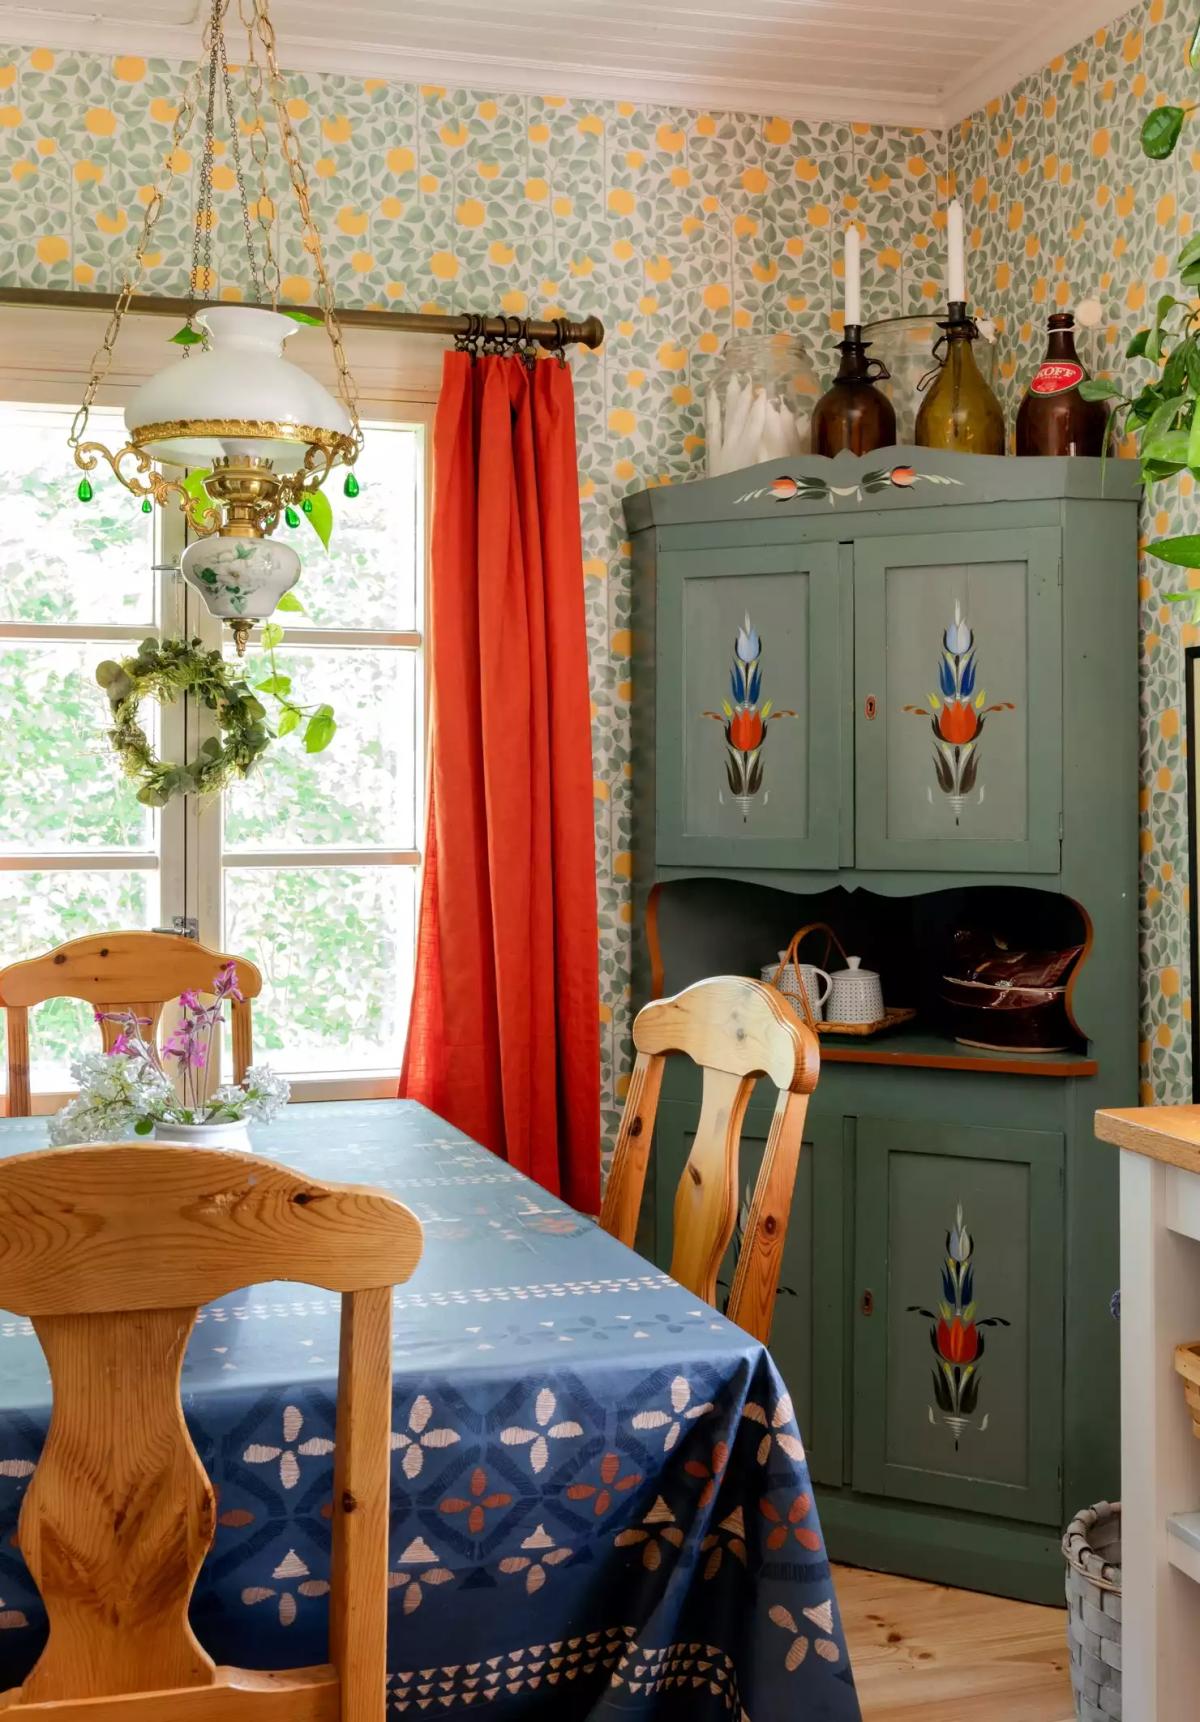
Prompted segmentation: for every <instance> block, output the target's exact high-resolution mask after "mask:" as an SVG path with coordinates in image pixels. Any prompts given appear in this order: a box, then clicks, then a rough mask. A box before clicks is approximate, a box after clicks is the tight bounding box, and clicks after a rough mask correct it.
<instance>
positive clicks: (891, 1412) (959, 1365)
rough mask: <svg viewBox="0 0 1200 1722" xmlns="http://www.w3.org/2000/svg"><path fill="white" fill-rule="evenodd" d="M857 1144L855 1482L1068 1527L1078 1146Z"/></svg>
mask: <svg viewBox="0 0 1200 1722" xmlns="http://www.w3.org/2000/svg"><path fill="white" fill-rule="evenodd" d="M856 1139H857V1149H856V1166H857V1203H856V1235H855V1269H856V1278H857V1288H856V1289H857V1308H856V1313H855V1317H854V1475H853V1483H854V1487H855V1488H856V1489H861V1490H863V1491H864V1492H866V1493H868V1494H875V1495H892V1496H898V1497H900V1498H901V1499H904V1500H908V1501H931V1502H936V1503H938V1504H939V1505H942V1506H947V1507H956V1508H962V1509H964V1510H966V1511H971V1512H978V1513H995V1514H1003V1515H1004V1516H1006V1517H1012V1518H1017V1519H1026V1520H1030V1521H1032V1522H1034V1523H1037V1524H1047V1525H1050V1524H1052V1525H1058V1524H1059V1523H1060V1522H1061V1510H1062V1499H1061V1496H1062V1485H1061V1480H1060V1470H1059V1467H1060V1464H1061V1458H1062V1376H1063V1247H1062V1238H1063V1196H1062V1169H1063V1138H1062V1137H1061V1136H1060V1135H1058V1134H1056V1133H1054V1132H1050V1131H1042V1130H1009V1129H1003V1130H1001V1129H984V1128H976V1127H974V1126H967V1125H962V1126H959V1125H945V1124H914V1123H901V1122H898V1121H895V1120H892V1119H884V1118H860V1119H859V1120H858V1123H857V1131H856Z"/></svg>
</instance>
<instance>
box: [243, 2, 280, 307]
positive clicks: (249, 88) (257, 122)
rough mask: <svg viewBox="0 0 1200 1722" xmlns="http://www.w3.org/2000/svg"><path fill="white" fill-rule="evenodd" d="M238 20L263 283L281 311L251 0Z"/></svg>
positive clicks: (267, 149)
mask: <svg viewBox="0 0 1200 1722" xmlns="http://www.w3.org/2000/svg"><path fill="white" fill-rule="evenodd" d="M238 16H239V17H240V18H241V21H242V23H243V24H244V25H245V28H246V62H245V65H244V66H243V68H242V74H243V81H244V83H245V86H246V95H247V98H248V100H249V104H250V123H251V130H250V133H249V138H250V155H251V158H252V159H253V161H254V163H255V166H256V167H257V168H258V202H257V204H256V205H255V215H256V217H257V219H258V226H259V233H260V235H261V237H262V246H263V281H264V288H265V291H266V292H268V293H269V294H270V295H271V309H272V310H278V309H279V287H280V275H279V262H278V259H277V258H276V256H275V246H274V243H273V240H272V233H271V230H272V227H273V226H274V222H275V199H274V198H273V197H272V196H271V188H270V186H269V184H268V182H267V162H268V159H269V157H270V145H269V143H268V141H267V131H266V127H265V126H264V125H263V107H264V101H263V94H264V91H263V69H262V66H261V64H260V63H259V59H258V55H257V53H256V52H255V47H254V23H255V19H254V9H253V6H252V5H251V6H250V8H249V10H247V0H238Z"/></svg>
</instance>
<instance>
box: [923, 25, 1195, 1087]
mask: <svg viewBox="0 0 1200 1722" xmlns="http://www.w3.org/2000/svg"><path fill="white" fill-rule="evenodd" d="M1195 15H1196V5H1195V0H1143V3H1142V4H1140V5H1137V6H1135V7H1133V8H1132V10H1130V11H1129V12H1127V13H1126V14H1124V16H1123V17H1121V18H1119V19H1118V20H1117V21H1116V23H1114V24H1113V25H1111V26H1110V27H1109V28H1108V29H1107V30H1098V31H1097V32H1096V33H1095V35H1094V36H1092V37H1089V38H1088V40H1086V41H1085V42H1082V43H1080V44H1079V46H1078V47H1077V48H1075V49H1073V50H1072V51H1071V52H1069V53H1067V54H1063V55H1061V56H1059V58H1058V59H1056V60H1054V61H1053V62H1052V63H1051V64H1050V65H1049V66H1047V67H1045V68H1044V69H1043V70H1042V71H1040V72H1037V73H1035V74H1034V75H1033V76H1031V77H1028V78H1026V79H1024V80H1023V81H1022V82H1021V83H1019V84H1018V85H1017V86H1016V87H1015V88H1014V89H1012V90H1010V91H1009V92H1008V94H1007V95H1005V96H1004V97H1002V98H1001V99H999V100H996V101H993V102H990V103H989V104H988V106H987V108H986V109H985V110H984V111H983V112H982V113H977V114H974V115H972V116H971V118H970V119H968V120H965V121H964V122H963V123H962V124H961V125H959V126H956V127H955V128H954V129H953V130H952V132H951V133H950V136H949V151H950V167H951V171H952V174H953V176H954V178H955V181H956V184H957V189H958V194H959V196H961V197H962V199H963V201H964V205H965V208H966V217H967V235H968V239H967V246H968V251H967V268H968V279H969V283H970V287H971V290H972V292H973V293H974V295H975V297H976V298H977V299H978V300H979V301H980V302H981V303H983V304H986V306H987V309H988V311H989V314H990V315H992V316H993V317H995V318H996V319H997V320H998V322H999V325H1000V335H999V354H998V358H999V374H1000V379H1001V381H1000V388H1001V391H1002V399H1003V401H1004V406H1005V410H1006V413H1007V415H1008V419H1009V423H1010V425H1011V423H1012V419H1013V415H1014V414H1015V411H1016V407H1017V404H1018V402H1019V400H1020V398H1021V394H1022V392H1023V390H1024V387H1025V383H1026V381H1027V379H1028V377H1029V375H1030V374H1031V372H1032V370H1033V368H1034V366H1035V364H1036V362H1037V360H1038V359H1039V358H1040V357H1041V356H1042V353H1043V351H1044V346H1045V318H1046V315H1047V314H1048V313H1049V312H1051V311H1053V310H1055V309H1057V308H1058V307H1059V306H1070V305H1073V304H1074V303H1076V301H1077V300H1079V299H1083V298H1093V297H1094V298H1097V299H1099V301H1100V302H1101V304H1102V306H1103V309H1104V321H1103V323H1102V324H1101V326H1100V327H1099V328H1098V329H1097V330H1096V331H1094V333H1090V334H1085V335H1084V337H1083V338H1082V340H1081V342H1080V352H1081V356H1082V357H1083V359H1084V361H1085V363H1087V364H1089V365H1090V366H1091V367H1092V368H1093V369H1094V370H1096V371H1099V372H1105V371H1106V370H1107V369H1108V368H1109V367H1111V368H1112V374H1113V375H1114V376H1115V377H1117V378H1119V379H1122V380H1123V379H1125V378H1126V377H1128V376H1129V375H1130V374H1131V372H1132V373H1134V374H1141V373H1144V370H1145V367H1144V363H1143V362H1141V361H1126V360H1125V359H1124V351H1125V346H1126V343H1127V341H1128V339H1129V337H1130V336H1131V335H1132V334H1133V333H1134V331H1135V330H1136V329H1137V328H1139V327H1140V326H1141V325H1142V324H1144V323H1145V322H1146V320H1147V314H1146V307H1147V305H1148V304H1149V305H1151V306H1152V305H1153V303H1154V300H1155V299H1156V298H1157V296H1158V295H1159V293H1161V292H1166V291H1170V290H1171V289H1172V287H1173V286H1174V282H1173V280H1172V271H1173V267H1174V259H1175V255H1176V253H1177V251H1178V250H1179V247H1180V245H1181V243H1182V241H1183V238H1184V237H1185V236H1186V235H1187V234H1189V233H1191V232H1192V230H1193V226H1194V223H1195V219H1196V216H1197V214H1200V180H1198V179H1197V172H1198V170H1200V136H1197V137H1196V139H1195V141H1194V142H1193V144H1192V146H1191V147H1190V148H1189V147H1188V133H1187V131H1186V130H1185V132H1184V139H1183V142H1182V143H1181V145H1180V147H1179V149H1178V150H1177V152H1176V154H1175V157H1174V158H1173V159H1172V160H1170V161H1166V162H1153V161H1149V160H1148V159H1147V158H1146V157H1145V156H1144V155H1143V154H1142V151H1141V148H1140V145H1139V143H1138V133H1139V130H1140V127H1141V122H1142V118H1143V115H1144V114H1145V112H1146V110H1147V109H1148V108H1150V107H1151V106H1153V105H1154V104H1155V103H1157V102H1161V101H1171V102H1179V103H1181V104H1182V105H1188V104H1190V103H1191V102H1192V101H1194V100H1196V90H1197V83H1196V77H1195V74H1194V73H1190V72H1189V71H1188V70H1187V68H1186V66H1185V65H1184V59H1183V53H1184V46H1185V43H1186V41H1187V39H1188V36H1189V33H1190V32H1191V30H1193V29H1194V27H1195V21H1196V16H1195ZM1189 123H1190V125H1191V126H1192V127H1193V128H1194V127H1195V125H1196V121H1195V120H1194V119H1193V120H1192V121H1190V122H1189ZM1127 452H1132V450H1129V451H1127ZM1160 494H1161V498H1162V500H1161V502H1160V503H1158V504H1157V505H1156V506H1155V508H1154V512H1153V514H1152V515H1151V516H1150V517H1149V518H1148V519H1147V520H1146V521H1145V522H1144V530H1145V531H1146V532H1147V534H1149V533H1150V532H1151V529H1152V532H1153V535H1154V536H1157V535H1159V534H1162V533H1167V532H1196V531H1200V511H1198V509H1197V505H1196V498H1195V496H1194V495H1193V487H1192V484H1191V481H1190V480H1189V479H1187V478H1186V477H1185V478H1184V480H1183V483H1182V484H1181V485H1177V486H1171V487H1169V488H1166V487H1164V488H1163V489H1162V490H1161V492H1160ZM1181 579H1182V576H1181V574H1180V571H1179V570H1178V569H1176V570H1172V569H1171V568H1169V567H1168V565H1167V564H1166V563H1163V562H1158V561H1156V560H1155V559H1154V558H1146V559H1144V560H1143V563H1142V566H1141V568H1140V571H1139V592H1140V595H1141V732H1142V786H1141V820H1142V824H1141V852H1142V899H1141V910H1140V929H1141V944H1142V998H1141V1020H1142V1045H1141V1064H1142V1099H1143V1102H1146V1103H1149V1102H1157V1103H1161V1104H1170V1103H1176V1102H1180V1101H1188V1100H1190V1099H1191V1094H1192V1090H1191V1013H1192V999H1191V985H1190V980H1189V974H1188V968H1189V958H1188V947H1189V938H1188V914H1189V911H1188V890H1189V882H1188V835H1187V763H1186V757H1185V740H1184V731H1185V718H1184V711H1185V707H1184V689H1183V648H1184V646H1188V645H1196V644H1200V629H1197V628H1196V627H1195V626H1194V625H1192V624H1190V623H1186V622H1185V623H1182V624H1181V621H1180V618H1179V614H1178V607H1177V606H1171V605H1167V604H1165V603H1164V602H1163V594H1164V593H1166V592H1169V591H1175V590H1177V589H1178V588H1179V586H1180V584H1181ZM1192 584H1193V585H1197V584H1200V579H1198V578H1196V577H1193V580H1192Z"/></svg>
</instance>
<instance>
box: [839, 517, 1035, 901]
mask: <svg viewBox="0 0 1200 1722" xmlns="http://www.w3.org/2000/svg"><path fill="white" fill-rule="evenodd" d="M1059 553H1060V535H1059V533H1058V531H1057V529H1056V528H1052V527H1025V528H1021V527H1015V528H1014V529H1013V530H1012V531H1006V532H952V533H946V534H937V535H933V534H929V535H924V536H914V537H905V538H899V539H890V540H886V541H880V542H874V543H869V542H863V543H858V544H856V545H855V548H854V616H855V623H854V628H855V692H856V707H857V711H856V719H855V735H856V738H857V742H856V759H857V820H856V841H855V854H856V858H857V864H858V866H860V867H889V868H890V867H913V868H916V867H920V868H937V869H953V870H961V869H964V868H979V869H986V870H988V871H995V872H1000V871H1012V870H1016V871H1022V872H1030V873H1056V872H1057V871H1058V868H1059V863H1060V836H1059V817H1060V809H1061V806H1062V800H1061V782H1062V666H1061V658H1062V617H1061V589H1060V575H1059V568H1060V563H1059Z"/></svg>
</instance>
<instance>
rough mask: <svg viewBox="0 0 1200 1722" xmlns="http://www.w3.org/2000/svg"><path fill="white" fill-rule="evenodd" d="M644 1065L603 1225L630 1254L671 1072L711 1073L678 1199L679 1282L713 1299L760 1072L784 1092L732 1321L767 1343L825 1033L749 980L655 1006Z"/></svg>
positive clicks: (637, 1069) (692, 991) (641, 1033)
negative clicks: (691, 1067) (684, 1065)
mask: <svg viewBox="0 0 1200 1722" xmlns="http://www.w3.org/2000/svg"><path fill="white" fill-rule="evenodd" d="M633 1044H634V1046H635V1047H636V1048H637V1061H636V1063H635V1064H634V1067H633V1075H632V1077H631V1078H630V1083H629V1094H628V1098H627V1099H626V1102H625V1113H624V1116H623V1118H622V1120H621V1129H620V1132H619V1134H618V1136H617V1146H616V1151H615V1153H614V1155H613V1163H612V1170H611V1172H610V1173H609V1178H608V1184H607V1187H606V1189H605V1192H604V1208H603V1211H602V1213H601V1216H600V1224H601V1225H602V1226H603V1227H604V1229H605V1231H607V1232H611V1233H612V1235H613V1236H614V1237H617V1238H620V1240H621V1242H622V1243H625V1244H629V1245H630V1246H632V1244H633V1241H634V1236H635V1233H636V1231H637V1222H638V1213H639V1211H640V1209H641V1205H642V1190H643V1187H644V1185H645V1182H646V1167H647V1165H648V1163H649V1158H650V1141H651V1137H652V1135H653V1132H654V1118H655V1114H656V1112H657V1110H658V1096H659V1091H660V1089H661V1087H662V1075H663V1065H664V1063H665V1059H666V1055H667V1054H668V1053H671V1052H682V1053H686V1054H687V1055H688V1057H689V1058H691V1059H692V1060H693V1061H694V1062H695V1063H696V1064H698V1065H699V1066H700V1067H701V1069H702V1071H703V1073H704V1079H703V1087H702V1089H701V1102H700V1123H699V1126H698V1128H697V1130H696V1136H695V1140H694V1142H693V1143H692V1151H691V1153H690V1154H689V1156H688V1161H687V1165H686V1166H685V1167H684V1169H683V1175H682V1177H681V1178H680V1180H679V1185H678V1188H677V1190H676V1193H675V1242H674V1249H673V1252H672V1256H671V1275H672V1277H673V1278H674V1279H677V1280H678V1281H679V1283H680V1285H682V1286H686V1287H687V1289H688V1290H689V1291H691V1292H694V1293H695V1294H696V1296H697V1297H702V1298H703V1299H704V1300H705V1302H706V1303H714V1302H715V1301H716V1295H717V1273H718V1270H719V1268H720V1266H721V1261H722V1258H723V1257H724V1255H725V1251H726V1249H727V1248H728V1246H729V1240H730V1238H731V1237H732V1236H733V1230H734V1226H735V1225H736V1223H737V1217H738V1190H739V1178H738V1159H739V1149H740V1144H741V1135H742V1121H743V1119H744V1118H745V1115H746V1105H747V1103H748V1101H749V1099H750V1095H751V1092H752V1091H753V1088H754V1084H755V1081H756V1080H757V1079H758V1078H759V1077H760V1076H766V1077H769V1078H770V1080H771V1081H772V1082H773V1083H774V1084H775V1086H776V1087H777V1088H778V1089H779V1099H778V1101H777V1103H776V1106H775V1113H774V1116H773V1117H772V1119H771V1130H770V1134H769V1136H768V1137H767V1145H766V1148H765V1149H764V1151H763V1157H762V1165H761V1167H760V1169H759V1174H758V1180H757V1183H756V1184H755V1188H754V1195H753V1198H752V1200H751V1203H750V1212H749V1215H748V1217H747V1221H746V1225H745V1228H744V1231H743V1235H742V1244H741V1250H740V1252H739V1255H738V1259H737V1267H736V1270H735V1272H734V1277H733V1286H732V1288H731V1290H730V1294H729V1303H728V1306H727V1313H728V1315H729V1318H730V1320H731V1321H735V1322H737V1324H738V1326H739V1327H744V1328H745V1329H746V1330H747V1332H749V1333H752V1334H753V1335H754V1336H755V1338H756V1339H761V1340H762V1341H763V1342H764V1343H765V1342H766V1341H767V1339H769V1337H770V1333H771V1318H772V1316H773V1315H774V1312H775V1294H776V1290H777V1287H778V1284H779V1266H780V1262H781V1260H782V1258H783V1245H784V1240H785V1238H786V1237H787V1227H788V1217H789V1215H790V1213H791V1206H792V1191H793V1188H794V1187H795V1182H796V1167H797V1164H798V1163H799V1159H800V1143H801V1139H802V1136H803V1132H804V1117H805V1113H806V1111H807V1109H808V1097H809V1095H810V1094H811V1093H812V1091H813V1089H814V1088H815V1087H816V1085H817V1076H818V1074H819V1071H820V1067H821V1058H820V1052H819V1049H818V1045H817V1037H816V1035H815V1034H814V1033H813V1031H812V1029H810V1028H809V1027H808V1026H807V1025H806V1024H805V1023H802V1022H801V1021H800V1020H799V1018H798V1017H797V1016H796V1015H795V1014H794V1012H793V1011H792V1009H791V1007H790V1006H789V1005H788V1003H787V1001H786V999H785V998H784V997H783V994H782V993H780V992H777V991H776V989H775V988H774V987H769V986H765V985H764V984H763V983H762V982H761V981H752V980H747V979H746V978H745V977H744V976H741V975H723V976H717V977H715V978H714V979H712V980H706V981H698V982H697V983H696V984H695V986H691V987H687V988H686V989H685V990H684V991H683V992H681V993H677V994H676V995H675V997H674V998H665V999H656V1000H655V1001H654V1002H653V1003H652V1004H648V1005H646V1006H645V1008H644V1009H642V1010H640V1011H639V1012H638V1014H637V1018H636V1020H635V1021H634V1025H633Z"/></svg>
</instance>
